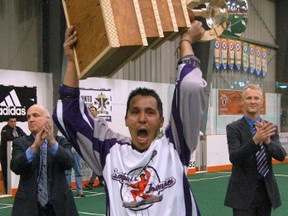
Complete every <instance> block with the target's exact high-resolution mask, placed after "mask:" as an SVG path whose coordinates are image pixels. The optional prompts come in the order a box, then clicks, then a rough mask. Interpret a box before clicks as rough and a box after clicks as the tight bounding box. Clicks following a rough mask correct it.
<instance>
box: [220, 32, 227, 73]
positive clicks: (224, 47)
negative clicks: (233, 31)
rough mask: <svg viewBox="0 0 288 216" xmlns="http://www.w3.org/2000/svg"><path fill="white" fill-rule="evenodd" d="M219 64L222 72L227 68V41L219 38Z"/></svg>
mask: <svg viewBox="0 0 288 216" xmlns="http://www.w3.org/2000/svg"><path fill="white" fill-rule="evenodd" d="M220 41H221V61H220V62H221V64H222V66H223V70H226V68H227V61H228V59H227V52H228V50H227V49H228V47H227V39H226V38H221V39H220Z"/></svg>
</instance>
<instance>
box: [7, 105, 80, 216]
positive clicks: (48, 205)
mask: <svg viewBox="0 0 288 216" xmlns="http://www.w3.org/2000/svg"><path fill="white" fill-rule="evenodd" d="M27 120H28V128H29V130H30V131H31V135H30V136H23V137H21V138H18V139H15V140H14V141H13V150H12V159H11V165H10V168H11V170H12V171H13V172H14V173H16V174H17V175H20V182H19V186H18V191H17V193H16V196H15V200H14V205H13V209H12V215H14V216H18V215H21V216H31V215H35V216H36V215H45V216H47V215H49V216H50V215H57V216H66V215H67V216H68V215H69V216H71V215H78V212H77V208H76V205H75V202H74V199H73V194H72V191H71V189H70V188H69V186H68V183H67V181H66V176H65V170H69V169H71V168H72V166H73V155H72V152H71V145H70V143H69V142H68V141H67V139H65V138H64V137H60V136H56V137H54V134H53V126H52V122H51V118H50V114H49V112H48V110H47V109H45V108H44V107H43V106H40V105H32V106H31V107H30V108H29V109H28V110H27ZM45 147H46V150H47V154H46V153H45V155H47V157H46V156H43V155H42V154H41V155H40V149H41V151H42V149H43V148H45ZM45 157H46V158H47V163H46V165H45V160H43V158H45ZM45 167H47V172H46V173H45V175H44V174H42V172H41V171H40V170H42V169H45ZM40 174H41V175H40ZM43 176H46V177H43ZM43 179H44V180H45V179H46V181H44V182H46V188H47V190H45V191H47V193H46V195H47V194H48V196H45V197H47V199H45V203H44V204H43V203H42V202H41V200H40V199H41V198H39V194H41V192H39V188H41V187H42V186H40V185H38V182H40V181H42V180H43ZM47 183H48V184H47ZM47 185H48V186H47ZM38 187H39V188H38ZM43 191H44V190H43ZM40 203H42V204H40Z"/></svg>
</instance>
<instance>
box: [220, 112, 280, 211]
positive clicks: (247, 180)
mask: <svg viewBox="0 0 288 216" xmlns="http://www.w3.org/2000/svg"><path fill="white" fill-rule="evenodd" d="M226 130H227V141H228V148H229V159H230V161H231V163H232V165H233V166H232V174H231V177H230V179H229V183H228V189H227V194H226V198H225V205H226V206H229V207H232V208H236V209H242V210H246V209H248V208H249V206H250V204H251V202H252V200H253V198H254V194H255V191H256V186H257V180H256V179H257V177H258V176H259V174H258V171H257V165H256V156H255V155H256V152H257V151H258V150H259V146H257V145H255V143H254V141H253V139H252V137H253V135H252V133H251V131H250V127H249V124H248V123H247V121H246V120H245V119H244V117H243V118H241V119H239V120H237V121H235V122H233V123H231V124H228V125H227V127H226ZM264 146H265V145H264ZM266 155H267V160H268V165H269V169H270V171H269V172H268V174H267V175H266V176H265V178H264V180H265V184H266V188H267V192H268V195H269V198H270V201H271V204H272V207H273V208H277V207H279V206H280V205H281V200H280V195H279V190H278V186H277V182H276V179H275V176H274V172H273V169H272V158H274V159H276V160H278V161H283V160H284V159H285V156H286V152H285V149H284V148H283V147H282V146H281V144H280V142H279V134H278V132H277V131H276V134H275V135H273V136H271V143H270V145H269V146H268V147H266Z"/></svg>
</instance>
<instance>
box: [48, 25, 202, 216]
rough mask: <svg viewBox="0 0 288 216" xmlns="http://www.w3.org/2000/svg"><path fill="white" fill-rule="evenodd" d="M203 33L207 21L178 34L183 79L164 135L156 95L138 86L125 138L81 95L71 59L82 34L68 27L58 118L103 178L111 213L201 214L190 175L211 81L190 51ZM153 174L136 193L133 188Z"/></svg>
mask: <svg viewBox="0 0 288 216" xmlns="http://www.w3.org/2000/svg"><path fill="white" fill-rule="evenodd" d="M203 33H204V29H203V28H202V23H201V22H198V21H194V22H192V23H191V27H190V28H189V29H188V30H187V31H185V32H184V33H183V34H182V36H181V40H180V44H179V50H180V60H179V61H178V67H177V69H178V74H177V78H176V84H175V91H174V96H173V101H172V107H171V116H170V119H169V124H168V126H167V127H166V129H165V130H164V131H161V128H162V126H163V123H164V117H163V107H162V106H163V105H162V101H161V99H160V97H159V95H158V94H157V93H156V92H155V91H154V90H152V89H148V88H141V87H139V88H136V89H135V90H133V91H132V92H131V93H130V95H129V97H128V101H127V108H126V114H125V125H126V126H127V127H128V129H129V132H130V137H127V136H124V135H122V134H119V133H117V132H114V131H113V130H112V129H111V128H109V126H108V125H107V124H105V122H104V121H103V119H101V118H92V117H91V115H90V113H89V110H88V108H87V107H86V106H85V104H84V102H83V100H82V99H81V98H80V91H79V79H78V75H77V72H76V67H75V60H74V54H73V46H74V45H75V43H76V41H77V32H75V31H74V28H73V27H68V28H67V30H66V34H65V42H64V50H65V53H66V56H67V68H66V73H65V76H64V80H63V85H62V86H61V87H60V89H59V93H60V100H59V101H58V102H57V106H56V107H55V109H54V113H53V119H54V121H55V124H56V125H57V127H58V128H59V129H60V130H61V132H62V133H63V134H64V135H65V136H66V137H67V138H68V140H69V141H70V143H71V144H72V145H73V146H74V148H75V149H76V150H77V151H78V152H79V154H80V155H81V156H82V157H83V159H84V160H85V161H86V163H87V164H88V165H89V167H91V169H92V170H93V172H95V173H96V174H97V175H100V176H103V178H104V180H105V188H106V201H107V202H106V206H107V208H106V215H108V216H109V215H113V216H118V215H121V216H124V215H129V216H130V215H165V216H175V215H177V216H184V215H186V216H187V215H189V216H190V215H191V216H199V215H200V212H199V210H198V207H197V204H196V201H195V198H194V196H193V193H192V190H191V188H190V185H189V182H188V179H187V176H186V172H187V167H188V165H189V160H190V155H191V153H192V152H193V151H194V150H195V148H196V146H197V142H198V136H199V128H200V120H201V116H202V114H203V112H204V105H205V100H204V91H203V89H204V87H205V86H206V81H205V80H204V79H203V78H202V72H201V70H200V68H199V67H200V61H199V59H198V58H197V57H195V56H194V52H193V49H192V43H195V42H197V41H198V40H199V39H200V38H201V36H202V35H203ZM148 173H149V178H148V177H147V178H145V179H146V180H147V182H145V186H144V187H143V188H142V189H143V191H142V192H141V195H139V196H138V195H137V194H136V193H135V188H133V187H132V186H135V185H136V184H137V182H138V183H139V182H140V181H141V178H142V180H144V179H143V178H144V175H147V174H148ZM133 191H134V192H133ZM143 194H144V195H143Z"/></svg>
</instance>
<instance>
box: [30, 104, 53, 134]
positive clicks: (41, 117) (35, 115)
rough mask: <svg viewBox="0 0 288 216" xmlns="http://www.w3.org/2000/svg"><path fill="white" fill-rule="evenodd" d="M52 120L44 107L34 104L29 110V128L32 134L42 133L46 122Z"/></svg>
mask: <svg viewBox="0 0 288 216" xmlns="http://www.w3.org/2000/svg"><path fill="white" fill-rule="evenodd" d="M50 120H51V118H50V113H49V112H48V110H47V109H46V108H45V107H44V106H41V105H38V104H34V105H32V106H31V107H29V109H28V110H27V121H28V128H29V130H30V131H31V133H32V134H37V133H38V132H40V131H41V129H42V128H43V127H44V125H45V122H46V121H50Z"/></svg>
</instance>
